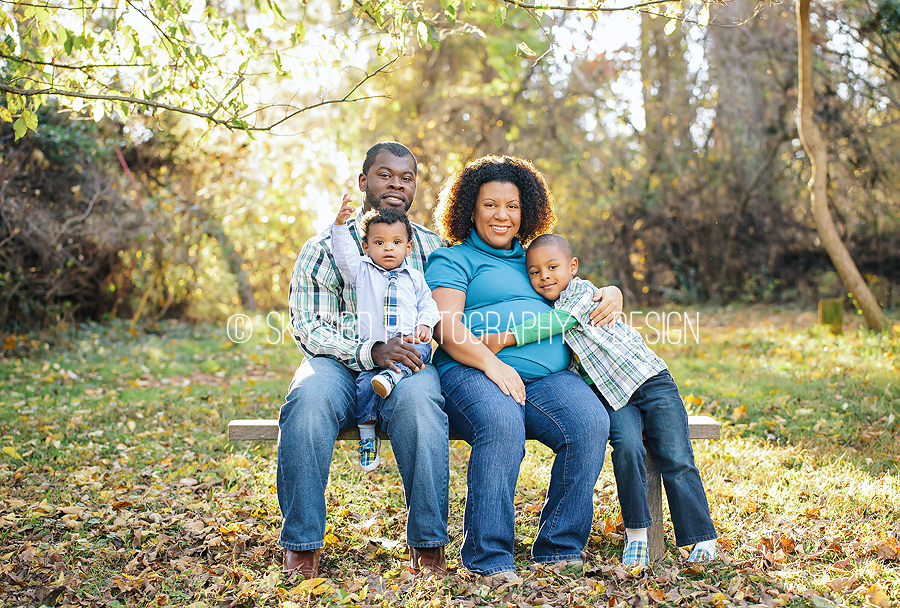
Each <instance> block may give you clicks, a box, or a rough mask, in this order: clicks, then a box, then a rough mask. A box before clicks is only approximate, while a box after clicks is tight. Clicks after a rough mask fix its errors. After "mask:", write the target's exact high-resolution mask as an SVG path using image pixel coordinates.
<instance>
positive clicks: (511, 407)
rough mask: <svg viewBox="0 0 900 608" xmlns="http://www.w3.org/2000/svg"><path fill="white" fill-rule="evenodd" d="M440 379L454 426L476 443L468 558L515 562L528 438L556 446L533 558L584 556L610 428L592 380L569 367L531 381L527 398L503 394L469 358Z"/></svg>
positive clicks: (504, 564) (477, 563)
mask: <svg viewBox="0 0 900 608" xmlns="http://www.w3.org/2000/svg"><path fill="white" fill-rule="evenodd" d="M441 386H442V388H443V391H444V399H445V401H446V405H445V409H446V412H447V418H448V419H449V421H450V429H451V430H452V431H453V432H454V433H455V434H456V435H458V436H459V437H461V438H462V439H465V440H466V442H467V443H469V445H471V446H472V451H471V453H470V455H469V468H468V473H467V480H466V483H467V486H468V493H467V496H466V508H465V513H464V515H463V543H462V549H461V550H460V555H461V558H462V563H463V565H464V566H465V567H466V568H468V569H469V570H470V571H472V572H475V573H478V574H483V575H490V574H495V573H497V572H502V571H504V570H513V569H514V565H513V547H514V544H515V507H514V504H513V503H514V497H515V492H516V480H517V479H518V476H519V466H520V465H521V463H522V458H523V457H524V456H525V439H526V438H528V439H537V440H538V441H540V442H541V443H543V444H544V445H546V446H547V447H549V448H550V449H551V450H553V452H554V453H555V454H556V457H555V458H554V461H553V468H552V469H551V473H550V485H549V486H548V488H547V500H546V502H545V503H544V507H543V509H542V510H541V516H540V520H539V522H540V523H539V528H538V534H537V538H536V539H535V541H534V545H532V549H531V555H532V559H533V560H534V561H536V562H557V561H561V560H573V559H581V552H582V550H583V549H584V547H585V545H586V544H587V539H588V534H589V533H590V531H591V521H592V519H593V514H594V512H593V508H594V505H593V501H592V499H593V493H594V484H596V483H597V478H598V477H599V475H600V468H601V467H602V466H603V458H604V455H605V451H606V439H607V436H608V435H609V420H608V418H607V417H606V412H605V411H604V409H603V406H602V405H601V404H600V402H599V401H598V400H597V398H596V397H595V396H594V394H593V392H592V391H591V389H590V388H588V386H587V384H585V383H584V381H583V380H582V379H581V378H579V377H578V376H577V375H575V374H573V373H572V372H569V371H562V372H557V373H555V374H551V375H549V376H546V377H544V378H541V379H539V380H533V381H526V387H525V388H526V399H525V405H524V406H521V405H519V404H518V403H516V402H515V401H514V400H513V398H512V397H509V396H507V395H504V394H503V393H502V392H501V391H500V389H499V388H498V387H497V385H496V384H494V383H493V382H492V381H491V380H490V379H489V378H488V377H487V376H486V375H485V374H484V372H482V371H480V370H477V369H473V368H471V367H466V366H464V365H459V366H457V367H453V368H451V369H449V370H447V371H446V372H444V374H443V376H442V377H441Z"/></svg>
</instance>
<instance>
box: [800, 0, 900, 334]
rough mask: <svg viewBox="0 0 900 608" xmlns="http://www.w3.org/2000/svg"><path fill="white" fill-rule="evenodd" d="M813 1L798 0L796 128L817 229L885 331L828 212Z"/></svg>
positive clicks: (870, 321) (875, 324) (847, 282)
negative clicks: (817, 113)
mask: <svg viewBox="0 0 900 608" xmlns="http://www.w3.org/2000/svg"><path fill="white" fill-rule="evenodd" d="M809 3H810V0H797V38H798V41H799V49H798V53H797V56H798V64H799V80H800V94H799V96H798V99H797V110H798V115H799V116H798V119H797V128H798V130H799V132H800V141H802V142H803V147H804V148H805V149H806V153H807V154H809V160H810V164H811V166H812V176H811V177H810V180H809V194H810V203H811V206H812V212H813V218H814V219H815V222H816V230H817V231H818V233H819V238H820V239H822V244H823V245H825V250H826V251H827V252H828V256H829V257H830V258H831V262H832V263H833V264H834V267H835V269H836V270H837V273H838V276H840V277H841V281H843V283H844V287H845V288H846V290H847V291H848V292H850V294H851V295H852V296H853V298H855V299H856V303H857V304H858V306H859V308H860V309H861V310H862V313H863V317H865V320H866V325H868V326H869V329H872V330H875V331H884V329H885V328H886V327H887V321H886V320H885V318H884V313H883V312H882V311H881V307H879V306H878V302H877V301H876V300H875V296H873V295H872V292H871V291H869V287H868V286H867V285H866V282H865V280H863V278H862V275H860V274H859V270H858V269H857V268H856V264H855V263H854V262H853V258H851V257H850V252H849V251H847V248H846V247H845V246H844V243H843V242H842V241H841V237H840V235H839V234H838V232H837V228H836V227H835V225H834V221H833V220H832V219H831V212H830V211H828V195H827V192H826V188H827V185H828V150H827V149H826V146H825V142H824V140H823V139H822V135H821V134H820V133H819V131H818V129H817V128H816V125H815V124H814V123H813V87H812V30H811V28H810V23H809Z"/></svg>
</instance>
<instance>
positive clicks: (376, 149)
mask: <svg viewBox="0 0 900 608" xmlns="http://www.w3.org/2000/svg"><path fill="white" fill-rule="evenodd" d="M382 151H387V152H390V153H391V154H393V155H394V156H396V157H398V158H403V157H404V156H408V157H410V158H411V159H412V161H413V174H414V175H418V174H419V165H418V163H417V162H416V157H415V155H414V154H413V153H412V152H410V151H409V148H407V147H406V146H404V145H403V144H401V143H400V142H396V141H383V142H381V143H377V144H375V145H374V146H372V147H371V148H369V150H368V152H366V159H365V160H364V161H363V166H362V172H363V175H368V174H369V169H371V168H372V165H373V164H375V157H376V156H378V155H379V154H380V153H381V152H382Z"/></svg>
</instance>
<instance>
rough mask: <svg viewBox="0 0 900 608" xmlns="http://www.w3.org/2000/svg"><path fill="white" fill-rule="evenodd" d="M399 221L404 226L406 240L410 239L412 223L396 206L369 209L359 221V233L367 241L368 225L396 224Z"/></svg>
mask: <svg viewBox="0 0 900 608" xmlns="http://www.w3.org/2000/svg"><path fill="white" fill-rule="evenodd" d="M398 222H399V223H401V224H403V225H404V226H406V240H408V241H411V240H412V238H413V231H412V225H411V224H410V223H409V218H408V217H407V216H406V212H405V211H403V210H402V209H397V208H396V207H379V208H378V209H370V210H369V211H368V212H367V213H366V214H365V215H364V216H363V217H362V222H361V223H360V235H361V236H362V238H363V240H365V241H367V242H368V238H369V227H370V226H371V225H372V224H387V225H391V224H396V223H398Z"/></svg>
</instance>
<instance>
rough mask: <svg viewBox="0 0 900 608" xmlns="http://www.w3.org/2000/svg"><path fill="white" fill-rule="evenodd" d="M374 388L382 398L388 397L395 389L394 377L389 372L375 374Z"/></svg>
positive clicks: (373, 379)
mask: <svg viewBox="0 0 900 608" xmlns="http://www.w3.org/2000/svg"><path fill="white" fill-rule="evenodd" d="M372 390H373V391H375V394H376V395H378V396H379V397H381V398H382V399H387V398H388V395H390V394H391V391H392V390H394V378H393V376H391V375H390V374H389V373H387V372H381V373H380V374H375V376H374V377H373V378H372Z"/></svg>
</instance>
